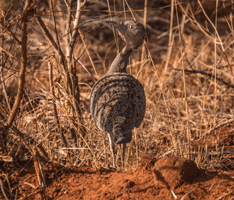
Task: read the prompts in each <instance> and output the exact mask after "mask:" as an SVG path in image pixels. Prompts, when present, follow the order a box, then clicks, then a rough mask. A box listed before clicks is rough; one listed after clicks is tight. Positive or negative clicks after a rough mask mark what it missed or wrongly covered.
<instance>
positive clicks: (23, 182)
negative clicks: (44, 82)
mask: <svg viewBox="0 0 234 200" xmlns="http://www.w3.org/2000/svg"><path fill="white" fill-rule="evenodd" d="M0 168H1V170H4V171H6V169H8V170H7V171H9V172H10V171H12V170H14V172H13V173H12V175H11V176H9V177H8V180H9V182H10V183H11V184H10V187H11V189H12V194H11V195H10V193H9V190H8V189H9V186H8V184H7V181H5V182H4V186H5V193H6V194H7V196H8V197H10V196H11V197H12V198H13V199H14V198H15V196H17V197H18V198H19V197H23V198H21V199H42V195H41V190H40V189H39V186H38V179H37V177H36V175H35V174H36V173H35V170H34V169H35V168H34V166H33V162H29V163H21V164H19V165H18V166H16V165H14V166H10V165H9V163H8V164H7V163H4V164H3V163H1V164H0ZM43 168H44V175H45V179H46V184H47V191H46V196H47V197H48V199H60V200H62V199H66V200H69V199H175V198H174V197H173V196H172V194H171V192H170V191H169V190H168V189H167V188H166V187H164V186H162V185H161V186H156V187H155V181H154V173H153V170H152V169H153V167H152V166H150V165H148V166H147V167H138V168H136V169H134V170H127V171H118V170H112V169H104V168H99V169H97V168H95V167H81V168H76V167H69V168H65V167H62V166H59V165H55V164H47V165H46V166H44V167H43ZM191 169H192V168H191ZM173 191H174V193H175V194H176V196H177V197H178V199H181V198H182V197H184V198H183V199H184V200H188V199H206V200H209V199H226V200H227V199H228V200H231V199H234V171H230V170H229V171H228V172H224V171H219V170H214V171H204V170H199V172H198V174H197V175H196V176H195V178H194V180H193V181H190V183H187V182H185V183H182V185H178V187H176V189H174V190H173ZM16 193H17V194H16ZM0 198H1V199H4V198H3V195H2V193H1V192H0Z"/></svg>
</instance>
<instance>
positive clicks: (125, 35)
mask: <svg viewBox="0 0 234 200" xmlns="http://www.w3.org/2000/svg"><path fill="white" fill-rule="evenodd" d="M106 23H107V24H109V25H111V26H113V27H114V28H115V29H117V30H118V33H119V35H120V37H121V38H122V40H123V41H124V42H125V43H126V45H127V46H128V47H129V48H130V49H132V50H134V49H137V48H138V47H139V46H140V45H141V44H142V43H143V41H144V39H146V30H145V28H144V26H143V25H142V24H141V23H139V22H137V21H134V20H124V21H121V22H120V23H116V22H113V21H106Z"/></svg>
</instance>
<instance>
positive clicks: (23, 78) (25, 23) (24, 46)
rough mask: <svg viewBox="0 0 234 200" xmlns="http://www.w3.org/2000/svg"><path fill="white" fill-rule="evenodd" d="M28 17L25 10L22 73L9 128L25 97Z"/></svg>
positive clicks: (29, 2) (7, 125) (7, 123)
mask: <svg viewBox="0 0 234 200" xmlns="http://www.w3.org/2000/svg"><path fill="white" fill-rule="evenodd" d="M27 4H29V5H31V0H27V1H26V5H27ZM26 8H28V7H26ZM27 17H28V10H26V11H25V10H24V11H23V17H22V46H21V68H20V73H19V84H18V91H17V96H16V99H15V103H14V105H13V108H12V111H11V113H10V115H9V117H8V120H7V122H6V123H5V127H6V128H7V129H8V128H9V127H10V126H11V125H12V123H13V121H14V118H15V116H16V112H17V110H18V108H19V105H20V102H21V99H22V97H23V89H24V81H25V71H26V66H27V40H28V34H27Z"/></svg>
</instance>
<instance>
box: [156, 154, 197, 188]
mask: <svg viewBox="0 0 234 200" xmlns="http://www.w3.org/2000/svg"><path fill="white" fill-rule="evenodd" d="M153 171H154V174H155V179H156V180H155V184H156V186H159V185H164V186H166V187H167V188H168V189H169V188H171V189H175V188H177V187H178V186H180V185H182V184H183V183H192V182H193V180H194V178H195V177H196V176H197V174H198V172H199V170H198V168H197V165H196V163H195V162H194V161H192V160H188V159H186V158H182V157H168V158H162V159H160V160H159V161H157V162H156V163H155V167H154V170H153Z"/></svg>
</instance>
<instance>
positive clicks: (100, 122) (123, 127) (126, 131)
mask: <svg viewBox="0 0 234 200" xmlns="http://www.w3.org/2000/svg"><path fill="white" fill-rule="evenodd" d="M106 23H108V24H110V25H112V26H113V27H114V28H116V29H117V30H118V32H119V35H120V36H121V38H122V39H123V40H124V42H125V43H126V45H125V47H124V48H123V50H122V51H121V52H120V53H119V54H118V55H117V57H116V58H115V59H114V61H113V63H112V64H111V66H110V69H109V71H108V72H107V74H106V75H105V76H104V77H103V78H101V79H99V80H98V81H97V82H96V83H95V84H94V86H93V88H92V91H91V96H90V111H91V115H92V117H93V120H94V122H95V124H96V125H97V127H98V128H99V129H100V130H102V131H106V132H107V133H108V136H109V141H110V149H111V152H112V155H113V167H114V168H115V158H114V146H115V144H123V145H122V146H123V147H122V159H123V163H124V156H125V148H126V143H129V142H131V139H132V130H133V129H134V127H139V126H140V124H141V122H142V120H143V118H144V115H145V107H146V100H145V93H144V89H143V86H142V85H141V83H140V82H139V81H138V80H137V79H135V78H134V77H133V76H131V75H129V74H127V72H126V67H127V62H128V58H129V56H130V54H131V52H132V51H133V50H134V49H137V48H138V47H139V46H140V45H141V44H142V42H143V41H144V39H145V37H146V31H145V29H144V27H143V25H142V24H141V23H139V22H136V21H133V20H125V21H122V22H120V23H116V22H111V21H108V22H106Z"/></svg>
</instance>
